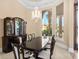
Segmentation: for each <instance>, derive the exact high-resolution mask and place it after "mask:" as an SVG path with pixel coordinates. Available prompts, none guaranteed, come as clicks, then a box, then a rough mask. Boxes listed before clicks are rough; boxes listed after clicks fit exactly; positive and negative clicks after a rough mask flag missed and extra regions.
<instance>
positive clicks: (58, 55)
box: [0, 45, 77, 59]
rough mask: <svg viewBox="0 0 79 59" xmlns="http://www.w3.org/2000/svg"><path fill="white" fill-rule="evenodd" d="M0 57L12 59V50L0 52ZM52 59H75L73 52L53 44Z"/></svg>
mask: <svg viewBox="0 0 79 59" xmlns="http://www.w3.org/2000/svg"><path fill="white" fill-rule="evenodd" d="M76 55H77V54H76ZM0 59H14V55H13V53H12V52H11V53H8V54H4V53H0ZM52 59H76V58H75V55H74V54H73V55H72V54H70V53H69V52H68V51H67V50H65V49H63V48H60V47H59V46H57V45H55V49H54V54H53V56H52Z"/></svg>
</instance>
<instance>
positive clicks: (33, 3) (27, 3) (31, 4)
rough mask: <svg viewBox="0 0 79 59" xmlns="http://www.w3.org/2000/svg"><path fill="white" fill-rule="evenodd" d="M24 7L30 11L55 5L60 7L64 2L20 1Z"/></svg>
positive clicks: (59, 0) (49, 0)
mask: <svg viewBox="0 0 79 59" xmlns="http://www.w3.org/2000/svg"><path fill="white" fill-rule="evenodd" d="M18 1H19V2H20V3H21V4H22V5H23V6H25V7H26V8H28V9H34V8H35V7H39V8H44V7H50V6H53V5H58V4H60V3H61V2H63V0H18Z"/></svg>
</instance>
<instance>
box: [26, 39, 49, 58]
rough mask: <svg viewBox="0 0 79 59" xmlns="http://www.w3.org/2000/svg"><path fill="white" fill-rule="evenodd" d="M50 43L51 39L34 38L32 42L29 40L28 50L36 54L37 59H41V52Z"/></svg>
mask: <svg viewBox="0 0 79 59" xmlns="http://www.w3.org/2000/svg"><path fill="white" fill-rule="evenodd" d="M48 41H49V37H36V38H33V39H32V40H27V42H26V49H28V50H30V51H32V52H33V53H34V57H35V59H41V58H39V57H38V54H39V52H40V51H41V50H43V49H44V47H45V45H46V44H47V43H48Z"/></svg>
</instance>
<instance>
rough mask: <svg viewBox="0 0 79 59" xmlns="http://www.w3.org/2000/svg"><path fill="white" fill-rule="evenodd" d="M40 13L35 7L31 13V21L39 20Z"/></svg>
mask: <svg viewBox="0 0 79 59" xmlns="http://www.w3.org/2000/svg"><path fill="white" fill-rule="evenodd" d="M41 15H42V14H41V11H40V10H39V8H38V7H35V8H34V10H33V11H32V19H41Z"/></svg>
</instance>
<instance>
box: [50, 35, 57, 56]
mask: <svg viewBox="0 0 79 59" xmlns="http://www.w3.org/2000/svg"><path fill="white" fill-rule="evenodd" d="M54 37H55V35H53V36H52V40H51V45H50V47H51V49H50V56H51V55H52V54H53V51H54V47H55V42H56V41H55V38H54Z"/></svg>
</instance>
